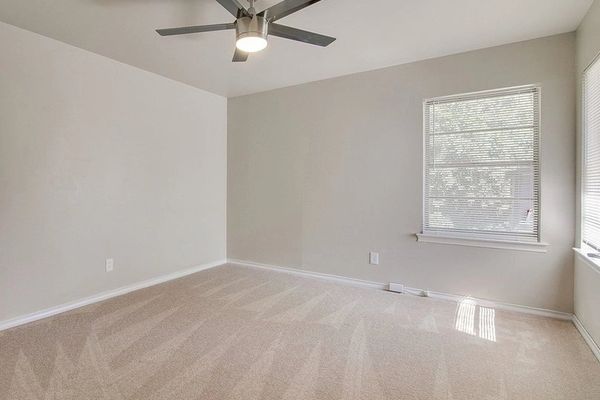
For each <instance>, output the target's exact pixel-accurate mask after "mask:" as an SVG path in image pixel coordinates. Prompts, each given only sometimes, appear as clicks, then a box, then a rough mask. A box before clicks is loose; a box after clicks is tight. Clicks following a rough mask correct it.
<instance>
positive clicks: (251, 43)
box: [235, 36, 267, 53]
mask: <svg viewBox="0 0 600 400" xmlns="http://www.w3.org/2000/svg"><path fill="white" fill-rule="evenodd" d="M235 46H236V47H237V48H238V49H240V50H241V51H245V52H246V53H256V52H257V51H261V50H264V49H265V48H266V47H267V39H265V38H263V37H260V36H246V37H243V38H240V39H238V40H237V42H236V43H235Z"/></svg>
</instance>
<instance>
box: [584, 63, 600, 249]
mask: <svg viewBox="0 0 600 400" xmlns="http://www.w3.org/2000/svg"><path fill="white" fill-rule="evenodd" d="M582 192H583V193H582V204H583V208H582V239H583V241H584V243H587V244H588V245H590V246H592V247H594V248H596V249H597V250H600V61H598V60H596V61H595V62H594V63H593V64H592V65H591V66H590V67H589V68H588V69H586V71H585V72H584V74H583V173H582Z"/></svg>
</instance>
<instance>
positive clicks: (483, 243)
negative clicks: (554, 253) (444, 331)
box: [417, 233, 549, 253]
mask: <svg viewBox="0 0 600 400" xmlns="http://www.w3.org/2000/svg"><path fill="white" fill-rule="evenodd" d="M417 241H418V242H421V243H435V244H448V245H456V246H468V247H485V248H488V249H504V250H518V251H530V252H534V253H546V252H548V246H549V245H548V243H544V242H519V241H514V240H500V239H481V238H473V237H460V236H454V235H435V234H431V233H417Z"/></svg>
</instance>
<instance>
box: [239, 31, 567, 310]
mask: <svg viewBox="0 0 600 400" xmlns="http://www.w3.org/2000/svg"><path fill="white" fill-rule="evenodd" d="M526 84H537V85H540V86H541V88H542V151H541V153H542V240H543V241H544V242H547V243H549V246H548V251H547V253H532V252H524V251H515V250H501V249H490V248H476V247H466V246H458V245H442V244H430V243H418V242H416V240H415V233H417V232H420V230H421V214H422V172H423V171H422V155H423V153H422V141H423V133H422V102H423V100H424V99H426V98H431V97H435V96H443V95H450V94H456V93H465V92H473V91H480V90H487V89H495V88H502V87H510V86H517V85H526ZM575 86H576V84H575V35H574V34H573V33H569V34H562V35H557V36H552V37H546V38H541V39H536V40H531V41H526V42H521V43H515V44H510V45H505V46H500V47H494V48H488V49H484V50H477V51H473V52H469V53H464V54H459V55H453V56H448V57H443V58H437V59H431V60H426V61H422V62H417V63H412V64H405V65H400V66H395V67H391V68H386V69H381V70H376V71H371V72H365V73H360V74H355V75H349V76H344V77H340V78H335V79H330V80H325V81H319V82H314V83H309V84H304V85H300V86H295V87H289V88H284V89H279V90H274V91H270V92H265V93H260V94H255V95H249V96H244V97H237V98H233V99H229V101H228V209H227V213H228V256H229V257H230V258H233V259H241V260H248V261H254V262H258V263H265V264H275V265H280V266H285V267H292V268H298V269H303V270H309V271H316V272H320V273H328V274H335V275H341V276H346V277H352V278H359V279H366V280H372V281H378V282H390V281H392V282H398V283H403V284H405V285H408V286H411V287H417V288H423V289H429V290H434V291H441V292H448V293H453V294H460V295H470V296H475V297H480V298H485V299H491V300H497V301H502V302H508V303H515V304H520V305H526V306H531V307H540V308H545V309H551V310H558V311H565V312H571V311H572V310H573V255H572V250H571V248H572V247H573V244H574V237H575V222H574V221H575V196H574V193H575ZM371 250H372V251H378V252H380V265H378V266H374V265H369V263H368V252H369V251H371Z"/></svg>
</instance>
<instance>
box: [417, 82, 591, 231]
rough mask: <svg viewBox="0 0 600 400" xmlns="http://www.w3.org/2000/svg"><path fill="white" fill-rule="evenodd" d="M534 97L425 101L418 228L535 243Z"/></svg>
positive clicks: (513, 93) (532, 92) (509, 94)
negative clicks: (423, 158)
mask: <svg viewBox="0 0 600 400" xmlns="http://www.w3.org/2000/svg"><path fill="white" fill-rule="evenodd" d="M539 102H540V94H539V88H537V87H521V88H513V89H502V90H497V91H488V92H481V93H475V94H469V95H459V96H450V97H444V98H437V99H432V100H429V101H426V102H425V104H424V107H425V110H424V111H425V115H424V117H425V139H424V140H425V143H424V148H425V160H424V174H425V176H424V213H423V220H424V221H423V233H429V234H440V235H443V234H448V233H451V234H452V236H467V237H474V238H482V239H500V240H511V241H514V240H517V241H531V242H534V241H539V221H540V218H539V216H540V211H539V210H540V168H539V166H540V163H539V132H540V115H539ZM598 144H599V145H600V140H599V141H598ZM598 149H600V146H599V147H598ZM598 166H599V169H598V172H599V174H598V175H597V176H598V179H600V162H599V164H598ZM599 184H600V181H599ZM598 188H599V190H600V185H599V186H598ZM598 199H599V202H598V204H599V205H600V196H599V197H598ZM597 232H598V233H599V235H600V220H599V225H598V231H597ZM599 237H600V236H599Z"/></svg>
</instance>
